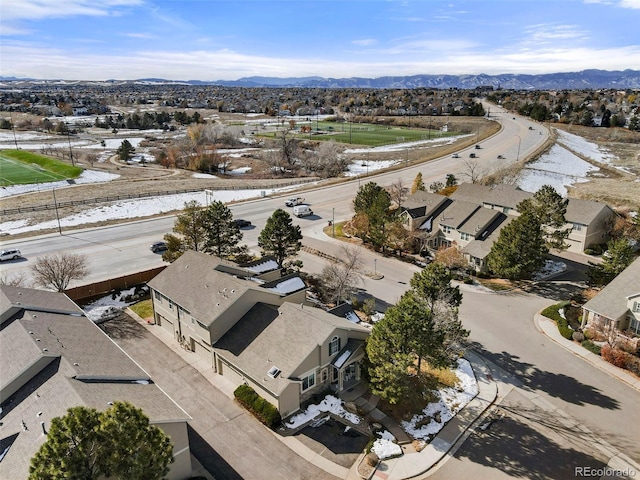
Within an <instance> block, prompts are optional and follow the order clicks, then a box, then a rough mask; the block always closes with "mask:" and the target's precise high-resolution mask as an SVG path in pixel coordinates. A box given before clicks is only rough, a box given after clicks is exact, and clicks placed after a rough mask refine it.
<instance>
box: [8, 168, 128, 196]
mask: <svg viewBox="0 0 640 480" xmlns="http://www.w3.org/2000/svg"><path fill="white" fill-rule="evenodd" d="M118 177H120V175H117V174H115V173H108V172H100V171H97V170H85V171H84V172H82V173H81V174H80V176H79V177H78V178H76V179H75V180H74V182H75V183H76V184H85V183H103V182H110V181H111V180H115V179H116V178H118ZM68 186H69V182H67V181H66V180H61V181H59V182H47V183H30V184H27V185H13V186H10V187H1V188H0V198H3V197H11V196H12V195H20V194H23V193H29V192H39V191H43V190H52V189H54V188H63V187H68Z"/></svg>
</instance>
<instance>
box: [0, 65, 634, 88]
mask: <svg viewBox="0 0 640 480" xmlns="http://www.w3.org/2000/svg"><path fill="white" fill-rule="evenodd" d="M0 81H2V82H11V83H13V82H22V83H24V82H28V83H38V84H42V83H49V82H51V83H59V84H65V83H69V84H77V83H89V84H100V83H107V84H128V83H130V84H149V85H157V84H165V85H166V84H179V85H220V86H227V87H254V88H257V87H279V88H286V87H298V88H400V89H402V88H437V89H449V88H460V89H466V90H468V89H474V88H477V87H493V88H494V89H498V88H502V89H508V90H554V89H556V90H557V89H560V90H565V89H566V90H577V89H597V88H613V89H622V90H625V89H640V70H629V69H628V70H624V71H607V70H583V71H581V72H566V73H545V74H539V75H527V74H500V75H487V74H478V75H411V76H386V77H378V78H364V77H351V78H324V77H315V76H314V77H288V78H279V77H259V76H254V77H243V78H240V79H238V80H215V81H203V80H186V81H174V80H165V79H162V78H143V79H138V80H106V81H105V82H96V81H87V82H82V81H70V80H36V79H18V78H15V77H0Z"/></svg>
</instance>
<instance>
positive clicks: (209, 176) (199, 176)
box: [191, 173, 218, 178]
mask: <svg viewBox="0 0 640 480" xmlns="http://www.w3.org/2000/svg"><path fill="white" fill-rule="evenodd" d="M191 176H192V177H193V178H218V177H216V176H215V175H211V174H209V173H194V174H193V175H191Z"/></svg>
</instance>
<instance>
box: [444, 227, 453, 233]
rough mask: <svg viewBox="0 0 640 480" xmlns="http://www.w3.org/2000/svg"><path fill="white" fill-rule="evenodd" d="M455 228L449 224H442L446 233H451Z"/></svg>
mask: <svg viewBox="0 0 640 480" xmlns="http://www.w3.org/2000/svg"><path fill="white" fill-rule="evenodd" d="M452 230H453V228H451V227H450V226H449V225H443V226H442V231H443V232H444V233H446V234H449V233H451V231H452Z"/></svg>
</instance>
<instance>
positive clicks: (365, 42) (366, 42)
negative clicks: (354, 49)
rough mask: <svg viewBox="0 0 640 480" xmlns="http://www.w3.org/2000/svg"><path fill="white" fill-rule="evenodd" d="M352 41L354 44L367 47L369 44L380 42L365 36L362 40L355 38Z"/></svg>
mask: <svg viewBox="0 0 640 480" xmlns="http://www.w3.org/2000/svg"><path fill="white" fill-rule="evenodd" d="M351 43H353V44H354V45H360V46H363V47H366V46H369V45H375V44H376V43H378V41H377V40H376V39H375V38H363V39H360V40H353V41H352V42H351Z"/></svg>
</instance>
